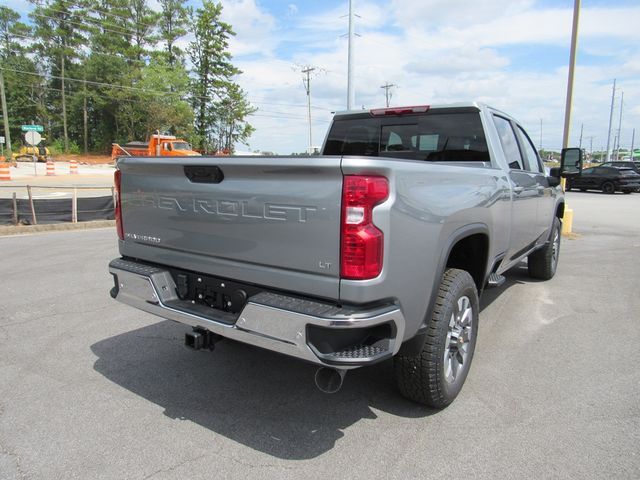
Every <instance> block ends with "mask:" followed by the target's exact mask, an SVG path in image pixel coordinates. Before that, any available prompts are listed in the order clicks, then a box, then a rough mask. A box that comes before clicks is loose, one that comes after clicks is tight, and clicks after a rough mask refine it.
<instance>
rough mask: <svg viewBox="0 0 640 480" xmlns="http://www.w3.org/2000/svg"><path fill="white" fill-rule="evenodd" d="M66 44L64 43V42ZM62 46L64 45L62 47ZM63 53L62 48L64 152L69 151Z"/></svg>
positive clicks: (61, 84) (64, 53)
mask: <svg viewBox="0 0 640 480" xmlns="http://www.w3.org/2000/svg"><path fill="white" fill-rule="evenodd" d="M65 46H66V43H65ZM63 48H64V47H63ZM65 55H66V52H65V51H64V50H63V51H62V59H61V61H60V65H61V69H60V70H61V75H62V78H61V83H60V86H61V89H62V90H61V91H62V132H63V134H64V153H69V134H68V132H67V96H66V89H65V86H64V75H65V71H64V69H65V67H64V65H65Z"/></svg>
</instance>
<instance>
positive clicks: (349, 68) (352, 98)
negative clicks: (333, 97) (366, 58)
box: [347, 0, 355, 110]
mask: <svg viewBox="0 0 640 480" xmlns="http://www.w3.org/2000/svg"><path fill="white" fill-rule="evenodd" d="M353 37H354V34H353V0H349V50H348V57H347V110H351V109H352V108H353V104H354V101H355V92H354V90H353V50H354V45H353Z"/></svg>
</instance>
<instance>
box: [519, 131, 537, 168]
mask: <svg viewBox="0 0 640 480" xmlns="http://www.w3.org/2000/svg"><path fill="white" fill-rule="evenodd" d="M518 135H519V137H520V145H522V150H523V153H524V166H525V169H526V170H528V171H530V172H537V173H542V169H541V168H540V161H539V160H538V153H537V152H536V149H535V148H534V146H533V145H532V144H531V139H530V138H529V135H527V132H525V131H524V130H523V129H522V127H520V126H518Z"/></svg>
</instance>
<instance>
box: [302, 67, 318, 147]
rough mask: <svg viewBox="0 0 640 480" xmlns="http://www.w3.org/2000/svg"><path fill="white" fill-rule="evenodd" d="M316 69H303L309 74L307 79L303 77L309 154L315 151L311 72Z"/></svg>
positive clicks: (304, 72) (303, 71)
mask: <svg viewBox="0 0 640 480" xmlns="http://www.w3.org/2000/svg"><path fill="white" fill-rule="evenodd" d="M314 70H315V67H306V68H305V69H303V70H302V73H303V74H305V75H306V76H307V78H306V79H305V78H304V77H303V78H302V83H303V84H304V89H305V90H306V92H307V115H308V117H309V155H311V154H312V153H313V141H312V134H311V72H313V71H314Z"/></svg>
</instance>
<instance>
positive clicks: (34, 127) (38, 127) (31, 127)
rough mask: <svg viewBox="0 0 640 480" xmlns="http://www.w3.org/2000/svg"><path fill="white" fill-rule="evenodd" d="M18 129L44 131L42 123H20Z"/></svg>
mask: <svg viewBox="0 0 640 480" xmlns="http://www.w3.org/2000/svg"><path fill="white" fill-rule="evenodd" d="M20 129H21V130H22V131H23V132H44V127H43V126H42V125H21V126H20Z"/></svg>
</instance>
